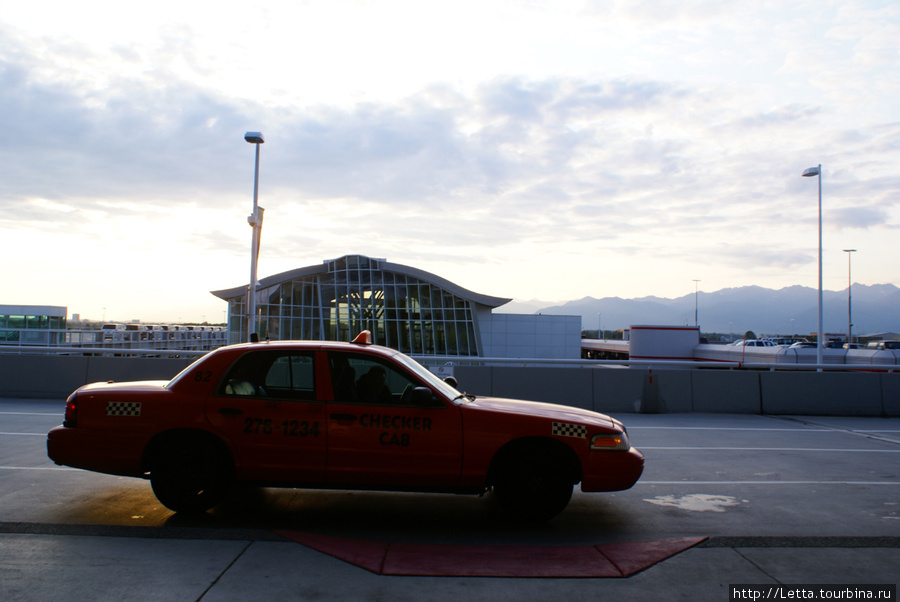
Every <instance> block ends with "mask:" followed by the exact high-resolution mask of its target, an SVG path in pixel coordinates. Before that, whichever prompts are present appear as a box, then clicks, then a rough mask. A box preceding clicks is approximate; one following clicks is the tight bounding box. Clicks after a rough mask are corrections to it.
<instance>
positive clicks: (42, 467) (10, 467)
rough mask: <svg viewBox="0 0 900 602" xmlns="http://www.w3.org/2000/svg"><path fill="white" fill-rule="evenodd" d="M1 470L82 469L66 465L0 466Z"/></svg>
mask: <svg viewBox="0 0 900 602" xmlns="http://www.w3.org/2000/svg"><path fill="white" fill-rule="evenodd" d="M0 470H81V469H80V468H67V467H65V466H0Z"/></svg>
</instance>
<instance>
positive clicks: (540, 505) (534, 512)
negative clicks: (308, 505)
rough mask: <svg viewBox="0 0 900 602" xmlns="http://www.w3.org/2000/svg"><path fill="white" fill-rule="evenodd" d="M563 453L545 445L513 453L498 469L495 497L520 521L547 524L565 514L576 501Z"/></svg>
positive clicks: (494, 487) (494, 488)
mask: <svg viewBox="0 0 900 602" xmlns="http://www.w3.org/2000/svg"><path fill="white" fill-rule="evenodd" d="M566 468H567V464H566V463H565V461H564V460H563V459H562V458H561V457H560V455H559V454H556V453H553V450H551V449H545V448H544V446H531V447H527V448H525V449H523V450H521V451H519V452H516V453H515V454H510V455H508V456H507V457H506V459H505V460H504V461H503V462H502V463H501V465H500V466H499V467H498V470H497V475H496V477H495V479H494V483H493V490H494V496H495V497H496V498H497V501H498V502H500V505H501V506H502V507H503V508H504V510H505V511H506V512H508V513H509V514H510V516H512V517H513V518H515V519H517V520H527V521H544V520H549V519H551V518H553V517H554V516H556V515H557V514H559V513H560V512H562V511H563V510H564V509H565V507H566V506H567V505H568V504H569V500H570V499H571V498H572V486H573V484H574V483H573V482H572V479H571V477H570V474H569V473H570V471H569V470H566Z"/></svg>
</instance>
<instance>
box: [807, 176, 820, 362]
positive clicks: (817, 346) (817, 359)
mask: <svg viewBox="0 0 900 602" xmlns="http://www.w3.org/2000/svg"><path fill="white" fill-rule="evenodd" d="M812 176H818V178H819V332H818V335H817V340H816V364H817V365H819V366H821V365H822V348H823V346H824V345H825V340H824V339H825V333H824V330H823V328H822V164H821V163H819V165H818V166H817V167H810V168H808V169H806V170H804V171H803V177H804V178H811V177H812ZM819 370H821V368H819Z"/></svg>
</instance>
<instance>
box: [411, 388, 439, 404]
mask: <svg viewBox="0 0 900 602" xmlns="http://www.w3.org/2000/svg"><path fill="white" fill-rule="evenodd" d="M434 401H435V400H434V394H433V393H432V392H431V389H429V388H428V387H416V388H415V389H413V393H412V402H413V405H415V406H419V407H423V408H427V407H433V406H434V405H435V403H434Z"/></svg>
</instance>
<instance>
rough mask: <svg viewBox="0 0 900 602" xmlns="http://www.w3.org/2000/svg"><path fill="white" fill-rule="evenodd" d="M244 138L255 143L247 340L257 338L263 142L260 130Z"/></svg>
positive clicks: (249, 219) (249, 221)
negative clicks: (257, 286)
mask: <svg viewBox="0 0 900 602" xmlns="http://www.w3.org/2000/svg"><path fill="white" fill-rule="evenodd" d="M244 140H246V141H247V142H249V143H250V144H255V145H256V170H255V172H254V175H253V213H251V214H250V215H249V216H248V217H247V223H248V224H250V227H251V228H253V237H252V239H251V242H250V285H249V286H248V287H247V340H248V341H253V340H259V334H258V333H257V332H256V279H257V269H256V268H257V264H258V263H259V239H260V234H261V233H262V223H263V213H264V212H265V209H263V208H262V207H260V206H259V145H260V144H262V143H264V142H265V138H263V134H262V132H247V133H246V134H244Z"/></svg>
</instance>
